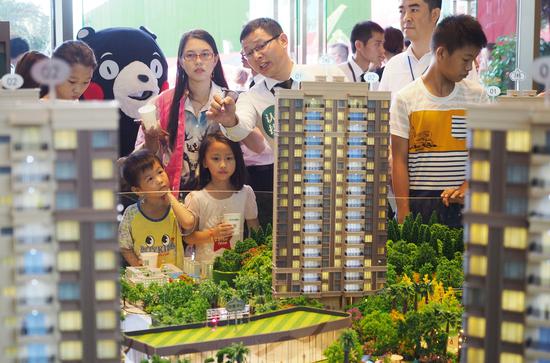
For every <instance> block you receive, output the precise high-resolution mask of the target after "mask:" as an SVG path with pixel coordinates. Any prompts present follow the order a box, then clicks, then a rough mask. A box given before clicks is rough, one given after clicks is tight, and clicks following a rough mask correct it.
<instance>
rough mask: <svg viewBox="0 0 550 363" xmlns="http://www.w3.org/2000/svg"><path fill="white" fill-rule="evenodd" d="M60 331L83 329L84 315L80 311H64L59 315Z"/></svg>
mask: <svg viewBox="0 0 550 363" xmlns="http://www.w3.org/2000/svg"><path fill="white" fill-rule="evenodd" d="M58 323H59V329H60V330H61V331H75V330H81V329H82V314H81V313H80V311H62V312H60V313H59V320H58Z"/></svg>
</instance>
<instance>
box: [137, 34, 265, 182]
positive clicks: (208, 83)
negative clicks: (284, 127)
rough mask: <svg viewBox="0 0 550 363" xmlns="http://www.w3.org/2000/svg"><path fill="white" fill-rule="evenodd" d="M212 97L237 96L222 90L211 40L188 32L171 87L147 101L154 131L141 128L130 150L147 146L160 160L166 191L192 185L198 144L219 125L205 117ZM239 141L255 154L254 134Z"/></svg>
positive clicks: (260, 143) (259, 146)
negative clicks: (154, 113)
mask: <svg viewBox="0 0 550 363" xmlns="http://www.w3.org/2000/svg"><path fill="white" fill-rule="evenodd" d="M214 95H221V96H222V97H225V96H227V95H231V97H235V98H236V97H237V94H236V93H235V92H233V91H229V90H228V89H227V81H226V80H225V76H224V72H223V68H222V64H221V62H220V57H219V53H218V48H217V46H216V42H215V41H214V38H213V37H212V36H211V35H210V34H209V33H208V32H207V31H205V30H202V29H195V30H191V31H189V32H187V33H185V34H183V36H182V37H181V40H180V43H179V48H178V64H177V74H176V86H175V88H173V89H169V90H166V91H164V92H163V93H161V94H160V95H159V96H158V97H157V98H156V99H154V100H153V101H152V102H154V103H155V105H156V107H157V119H158V120H159V126H160V127H156V128H153V129H145V128H144V127H141V128H140V131H139V133H138V137H137V141H136V149H139V148H143V147H144V148H147V149H149V150H151V151H153V152H155V153H157V155H158V156H159V157H160V159H161V160H162V161H163V163H164V165H165V167H166V171H167V173H168V176H169V179H170V184H171V187H172V190H191V189H194V187H195V185H196V177H197V175H196V173H197V172H198V169H199V166H198V165H197V163H198V151H199V145H200V144H201V141H202V139H203V138H204V137H205V135H206V133H207V132H211V131H213V130H215V129H217V128H218V127H219V126H218V123H217V122H212V121H210V122H209V121H208V120H207V118H206V111H207V110H208V109H209V107H210V103H211V102H212V100H213V97H214ZM243 142H244V143H245V144H246V145H247V146H248V147H250V148H251V149H252V150H254V151H256V152H261V151H262V150H263V147H264V140H263V136H262V135H261V133H260V131H259V130H258V131H257V132H255V133H253V135H252V137H249V138H248V139H247V140H244V141H243Z"/></svg>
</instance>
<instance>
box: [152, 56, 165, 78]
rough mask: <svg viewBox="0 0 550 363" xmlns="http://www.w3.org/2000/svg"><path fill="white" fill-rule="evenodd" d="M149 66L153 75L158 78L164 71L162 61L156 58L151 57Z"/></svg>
mask: <svg viewBox="0 0 550 363" xmlns="http://www.w3.org/2000/svg"><path fill="white" fill-rule="evenodd" d="M149 68H151V71H152V72H153V74H154V75H155V77H157V79H158V78H160V77H162V74H163V73H164V70H163V68H162V63H161V62H160V60H158V59H153V60H152V61H151V65H150V66H149Z"/></svg>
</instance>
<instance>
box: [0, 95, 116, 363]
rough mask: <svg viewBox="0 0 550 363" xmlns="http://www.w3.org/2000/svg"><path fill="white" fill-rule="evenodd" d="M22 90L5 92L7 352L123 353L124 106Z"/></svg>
mask: <svg viewBox="0 0 550 363" xmlns="http://www.w3.org/2000/svg"><path fill="white" fill-rule="evenodd" d="M0 92H1V91H0ZM3 92H6V91H3ZM16 94H17V91H15V92H9V97H8V96H7V95H5V94H3V93H0V155H2V159H1V160H0V245H1V246H2V248H0V285H1V286H2V290H1V295H0V321H1V322H2V327H3V329H2V330H1V332H0V356H1V357H2V359H1V360H2V362H68V361H78V362H119V361H120V344H119V341H120V333H119V310H120V303H119V292H118V290H119V289H118V285H117V282H118V277H119V276H118V266H119V263H118V243H117V212H116V204H115V200H116V198H115V192H116V190H117V188H118V182H117V180H118V178H117V175H118V173H117V171H116V165H115V162H116V158H117V156H118V145H117V140H118V135H117V128H118V109H117V106H116V104H114V103H107V102H102V103H99V102H81V103H75V102H61V101H58V102H52V103H50V102H39V101H38V94H36V97H35V98H34V101H32V102H30V101H28V99H27V100H17V97H14V95H16ZM4 96H5V97H4ZM24 98H26V97H23V99H24ZM6 99H9V100H10V102H3V101H2V100H6Z"/></svg>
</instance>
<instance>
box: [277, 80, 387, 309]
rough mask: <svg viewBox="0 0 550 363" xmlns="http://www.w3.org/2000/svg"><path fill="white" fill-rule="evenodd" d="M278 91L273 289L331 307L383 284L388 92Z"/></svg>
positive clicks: (323, 87) (358, 87)
mask: <svg viewBox="0 0 550 363" xmlns="http://www.w3.org/2000/svg"><path fill="white" fill-rule="evenodd" d="M278 92H279V93H278V94H277V96H278V98H277V105H276V106H277V107H276V115H277V117H278V132H277V133H276V137H275V145H276V146H275V148H276V150H275V155H276V158H275V185H274V201H273V203H274V209H275V210H274V236H273V241H274V244H273V255H274V269H273V285H274V286H273V287H274V291H275V295H276V296H278V297H289V296H298V295H301V294H307V295H308V296H311V297H315V298H319V299H321V300H322V301H323V302H324V303H325V304H327V305H328V306H333V307H341V306H343V305H345V304H347V303H350V302H352V301H353V300H354V298H359V297H362V296H364V295H365V294H368V293H372V292H373V291H375V290H377V289H380V288H382V287H383V284H384V283H385V281H386V276H385V274H386V253H385V252H386V250H385V246H386V239H387V231H386V210H387V197H386V194H387V182H388V180H387V169H388V138H389V132H388V129H389V125H388V120H389V100H390V95H389V93H382V92H368V85H367V84H360V83H340V82H333V83H327V82H302V84H301V89H300V90H280V91H278Z"/></svg>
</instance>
